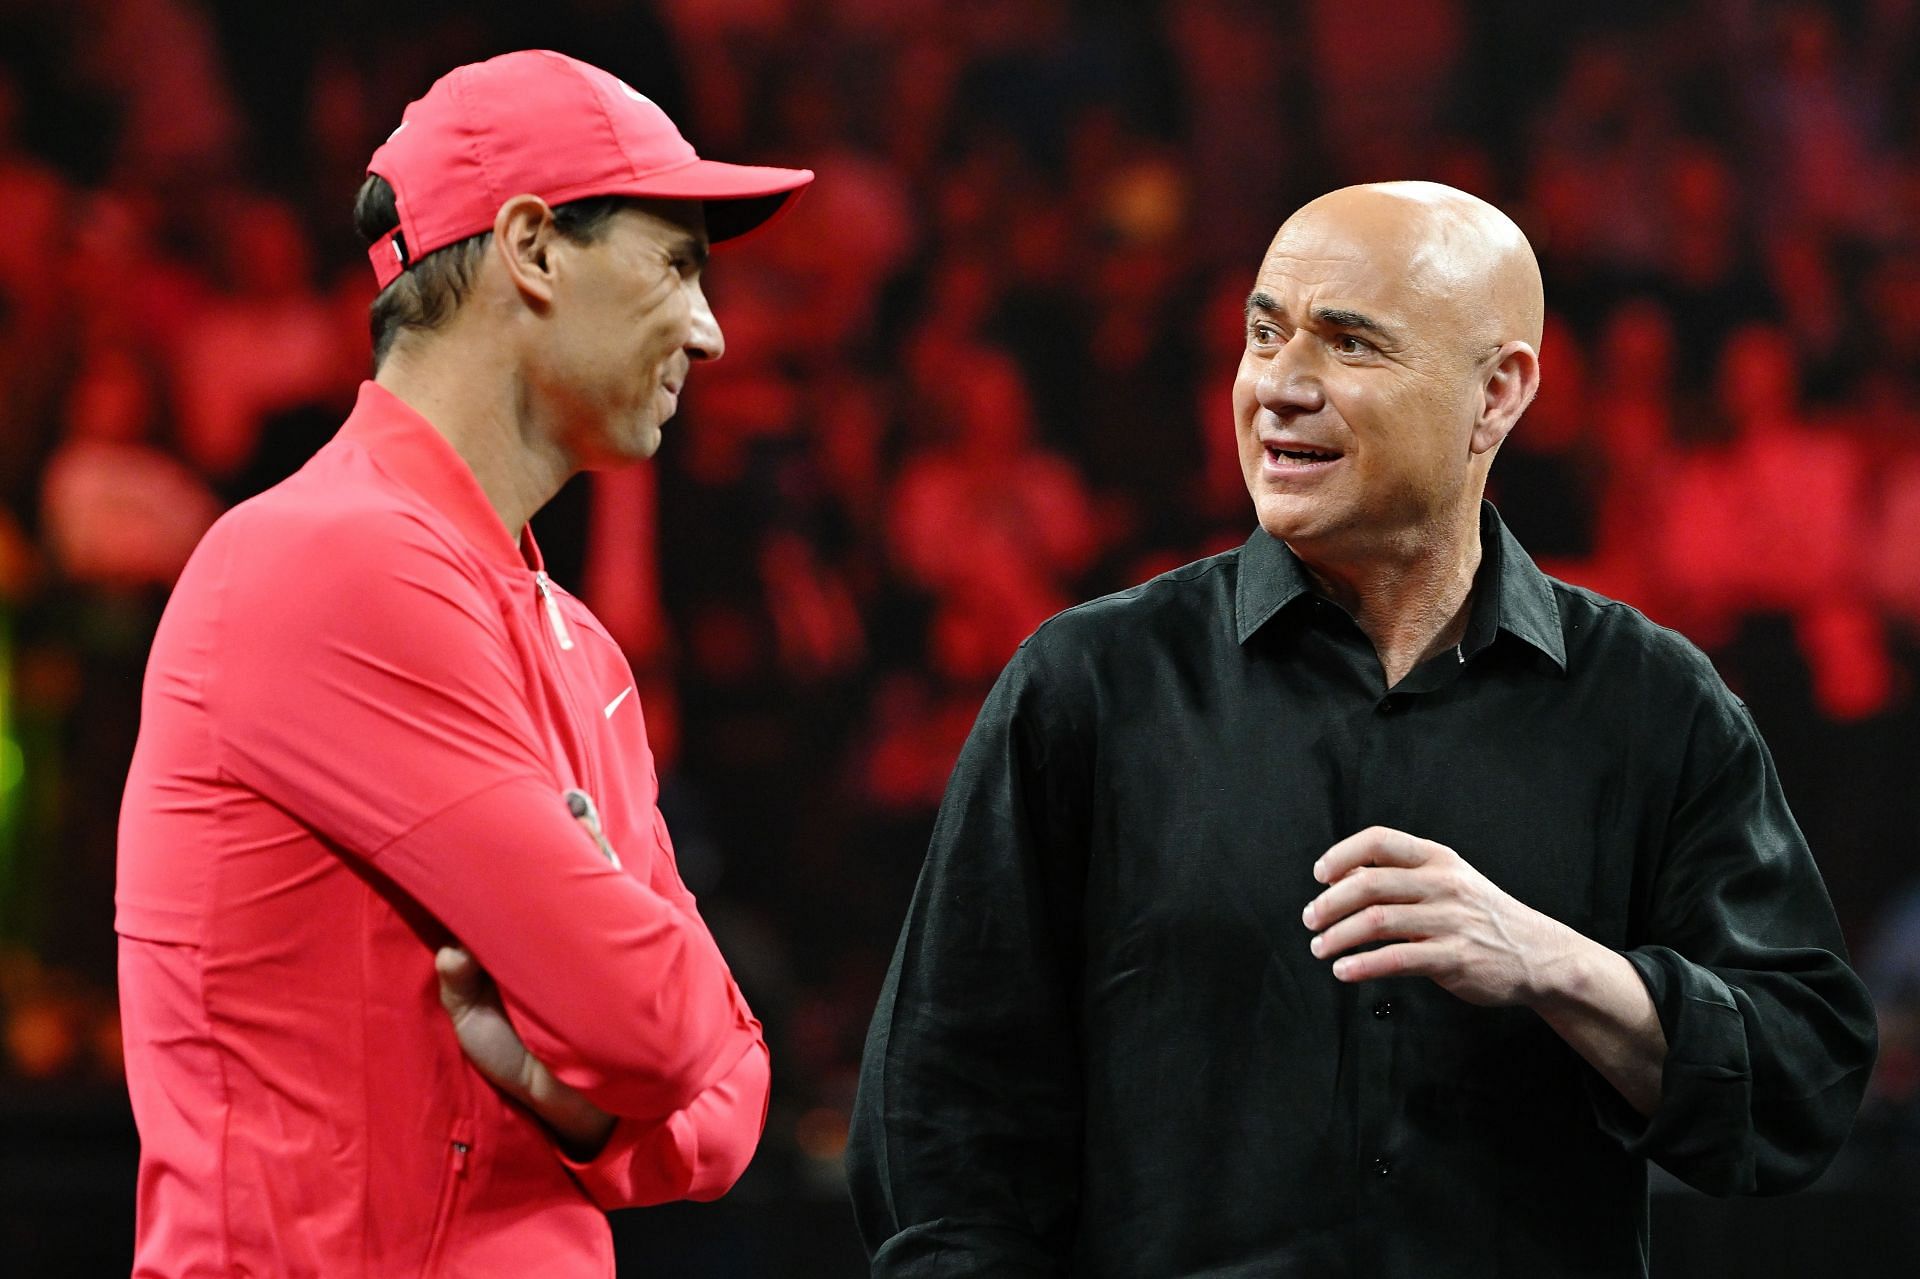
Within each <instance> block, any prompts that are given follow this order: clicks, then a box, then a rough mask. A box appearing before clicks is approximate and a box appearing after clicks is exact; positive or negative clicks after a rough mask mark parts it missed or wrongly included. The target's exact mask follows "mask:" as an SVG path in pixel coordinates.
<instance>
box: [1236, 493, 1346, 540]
mask: <svg viewBox="0 0 1920 1279" xmlns="http://www.w3.org/2000/svg"><path fill="white" fill-rule="evenodd" d="M1253 511H1254V514H1255V515H1256V516H1258V517H1259V520H1260V527H1261V528H1263V529H1265V530H1266V531H1267V532H1268V533H1269V534H1270V535H1272V536H1274V537H1277V538H1279V539H1280V540H1281V541H1283V542H1298V541H1305V540H1310V539H1312V538H1313V537H1315V536H1316V535H1318V534H1320V533H1322V532H1324V531H1325V530H1326V527H1327V525H1328V523H1329V521H1328V520H1327V514H1328V512H1327V510H1326V504H1325V503H1324V502H1317V501H1312V500H1309V499H1304V498H1300V497H1294V496H1291V495H1288V494H1282V493H1261V494H1258V495H1256V496H1255V497H1254V499H1253Z"/></svg>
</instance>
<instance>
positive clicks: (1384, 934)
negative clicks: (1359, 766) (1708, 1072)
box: [1300, 826, 1667, 1115]
mask: <svg viewBox="0 0 1920 1279" xmlns="http://www.w3.org/2000/svg"><path fill="white" fill-rule="evenodd" d="M1313 877H1314V878H1315V879H1317V880H1319V881H1320V882H1321V883H1323V884H1326V885H1327V889H1326V891H1325V892H1323V893H1321V894H1320V895H1319V896H1318V897H1316V898H1314V899H1313V900H1312V901H1310V902H1308V903H1307V908H1306V909H1305V910H1304V911H1302V912H1301V916H1300V917H1301V921H1302V922H1303V923H1305V924H1306V926H1307V927H1308V928H1310V929H1313V930H1314V937H1313V940H1312V942H1311V943H1309V945H1310V946H1311V948H1312V950H1313V953H1314V954H1315V955H1317V956H1319V957H1320V958H1321V959H1333V975H1334V976H1335V977H1336V978H1338V979H1339V980H1341V981H1345V982H1358V981H1367V980H1369V979H1371V978H1375V977H1412V976H1419V977H1429V978H1432V979H1433V981H1435V982H1436V983H1438V984H1439V985H1440V987H1441V988H1442V989H1444V990H1446V991H1448V992H1449V993H1451V994H1453V995H1456V996H1458V997H1459V998H1461V999H1464V1000H1466V1001H1467V1002H1468V1003H1472V1004H1482V1005H1488V1006H1506V1005H1523V1006H1525V1007H1528V1008H1531V1009H1533V1010H1534V1011H1535V1012H1536V1013H1538V1014H1540V1017H1541V1019H1542V1020H1544V1021H1545V1022H1546V1023H1547V1025H1549V1026H1551V1027H1552V1028H1553V1030H1554V1032H1555V1033H1556V1034H1558V1035H1559V1036H1560V1037H1561V1038H1562V1039H1564V1040H1566V1041H1567V1043H1568V1044H1569V1045H1570V1046H1571V1047H1572V1048H1573V1049H1574V1051H1576V1052H1578V1053H1579V1054H1580V1055H1581V1056H1582V1057H1585V1058H1586V1059H1587V1061H1589V1062H1590V1063H1592V1065H1593V1066H1594V1068H1595V1069H1596V1070H1598V1071H1599V1072H1600V1073H1601V1074H1602V1075H1603V1076H1605V1077H1606V1079H1607V1081H1608V1082H1609V1083H1611V1084H1612V1085H1613V1086H1614V1087H1615V1088H1616V1089H1618V1090H1619V1092H1620V1095H1621V1096H1623V1097H1625V1098H1626V1099H1627V1101H1628V1103H1629V1104H1631V1105H1632V1106H1633V1108H1634V1109H1635V1110H1638V1111H1639V1112H1640V1113H1641V1114H1643V1115H1651V1114H1652V1113H1653V1111H1654V1108H1655V1107H1657V1106H1658V1105H1659V1104H1660V1093H1661V1072H1662V1069H1663V1067H1664V1065H1665V1063H1666V1056H1667V1039H1666V1033H1665V1031H1664V1029H1663V1028H1662V1027H1661V1025H1660V1018H1659V1014H1658V1013H1657V1012H1656V1011H1655V1009H1654V1007H1653V999H1652V997H1651V996H1649V995H1648V994H1647V988H1646V985H1645V983H1643V982H1642V981H1641V980H1640V975H1639V974H1638V973H1637V972H1635V971H1634V968H1633V965H1632V964H1630V963H1628V962H1627V960H1626V957H1625V956H1623V955H1620V954H1619V953H1617V952H1615V951H1612V950H1609V949H1608V948H1607V947H1605V946H1602V945H1600V944H1599V943H1598V942H1596V941H1593V940H1591V939H1590V938H1587V937H1584V936H1582V935H1581V934H1579V933H1577V932H1575V931H1574V930H1573V929H1571V928H1568V927H1567V926H1566V925H1565V924H1562V923H1560V922H1559V921H1558V920H1556V919H1551V918H1549V917H1548V916H1546V915H1543V914H1541V913H1540V912H1539V911H1537V910H1534V909H1533V908H1532V907H1531V906H1528V905H1526V904H1525V903H1523V902H1521V901H1518V900H1517V899H1515V898H1513V897H1511V896H1509V895H1508V894H1507V893H1505V892H1503V891H1502V890H1501V889H1500V888H1499V887H1498V886H1497V885H1495V884H1494V883H1493V882H1492V881H1491V880H1489V879H1488V878H1487V877H1486V876H1485V875H1482V874H1481V873H1480V872H1479V871H1477V870H1475V869H1474V868H1473V867H1472V866H1469V865H1468V864H1467V863H1466V861H1465V859H1463V858H1462V857H1461V856H1460V854H1458V853H1456V852H1454V851H1453V850H1452V849H1451V848H1448V847H1447V846H1446V845H1445V844H1436V843H1434V842H1433V841H1432V840H1430V839H1420V838H1418V837H1417V836H1414V835H1409V834H1407V833H1406V832H1404V831H1397V830H1390V829H1388V828H1387V827H1384V826H1371V827H1368V828H1367V829H1366V830H1363V831H1361V832H1360V833H1359V834H1357V835H1350V836H1348V837H1347V838H1346V839H1343V840H1341V841H1340V842H1339V843H1337V844H1335V845H1334V846H1333V847H1332V848H1329V849H1328V850H1327V851H1326V852H1325V853H1324V854H1322V855H1321V858H1320V860H1319V861H1317V862H1315V863H1314V865H1313ZM1369 942H1386V943H1388V944H1387V945H1385V946H1381V947H1379V948H1378V949H1377V950H1370V951H1365V952H1362V953H1361V954H1358V955H1348V954H1344V953H1343V952H1346V951H1349V950H1352V949H1353V948H1354V947H1355V946H1362V945H1366V944H1367V943H1369ZM1336 955H1338V956H1340V958H1338V959H1334V956H1336Z"/></svg>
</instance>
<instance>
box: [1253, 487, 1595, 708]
mask: <svg viewBox="0 0 1920 1279" xmlns="http://www.w3.org/2000/svg"><path fill="white" fill-rule="evenodd" d="M1317 594H1318V592H1317V591H1316V590H1315V589H1314V585H1313V579H1312V578H1311V577H1310V576H1308V574H1307V570H1306V566H1305V565H1303V564H1301V562H1300V559H1299V557H1298V556H1296V555H1295V554H1294V553H1293V550H1292V548H1290V547H1289V546H1288V545H1287V544H1286V543H1285V542H1283V541H1281V540H1280V539H1279V538H1277V537H1273V536H1271V535H1270V534H1268V533H1267V532H1266V531H1265V530H1263V529H1258V528H1256V529H1255V530H1254V531H1253V536H1251V537H1249V538H1248V539H1247V542H1246V545H1245V546H1243V547H1241V549H1240V572H1239V578H1238V581H1237V583H1236V585H1235V587H1234V600H1233V616H1234V625H1235V628H1236V631H1237V635H1238V638H1239V641H1240V642H1241V643H1242V644H1244V643H1246V642H1247V640H1248V639H1249V638H1251V637H1252V636H1253V634H1254V632H1255V631H1258V630H1259V629H1260V628H1261V627H1263V626H1265V625H1266V624H1267V623H1268V622H1269V621H1271V620H1273V618H1274V617H1276V616H1277V615H1278V614H1279V613H1280V612H1281V611H1282V610H1283V609H1285V608H1286V607H1287V606H1288V605H1290V604H1292V603H1293V602H1294V601H1296V600H1300V599H1311V598H1313V597H1314V596H1315V595H1317ZM1500 631H1506V632H1508V633H1509V634H1511V635H1513V636H1514V637H1515V638H1516V639H1520V640H1524V641H1525V642H1527V643H1528V644H1531V645H1532V646H1533V647H1535V648H1537V649H1539V650H1540V651H1541V652H1542V653H1545V654H1546V655H1547V656H1548V657H1549V658H1551V659H1552V660H1553V663H1554V665H1556V666H1558V667H1559V668H1560V669H1561V670H1562V671H1564V670H1566V669H1567V645H1566V637H1565V635H1564V634H1563V633H1562V630H1561V625H1560V606H1559V604H1558V602H1557V601H1556V600H1555V599H1554V595H1553V583H1552V582H1551V581H1550V580H1549V579H1548V577H1547V575H1546V574H1545V573H1542V572H1541V571H1540V569H1539V567H1538V566H1537V565H1536V564H1534V562H1533V558H1532V557H1531V556H1529V555H1528V554H1527V553H1526V551H1525V550H1523V549H1522V548H1521V546H1520V543H1519V542H1518V541H1517V540H1516V539H1515V538H1514V536H1513V534H1512V532H1510V531H1509V530H1508V528H1507V525H1506V522H1505V521H1504V520H1502V519H1501V518H1500V513H1499V512H1498V511H1496V510H1494V509H1493V503H1491V502H1486V501H1483V502H1481V503H1480V570H1479V573H1478V575H1477V579H1476V581H1475V582H1474V603H1473V613H1472V615H1471V616H1470V617H1468V619H1467V634H1466V638H1465V640H1463V641H1462V643H1461V646H1460V647H1461V654H1462V656H1463V657H1472V656H1473V655H1474V654H1476V653H1478V652H1479V651H1480V650H1481V649H1484V648H1485V647H1486V646H1487V645H1489V644H1491V643H1492V642H1493V639H1494V636H1495V635H1496V634H1498V633H1499V632H1500Z"/></svg>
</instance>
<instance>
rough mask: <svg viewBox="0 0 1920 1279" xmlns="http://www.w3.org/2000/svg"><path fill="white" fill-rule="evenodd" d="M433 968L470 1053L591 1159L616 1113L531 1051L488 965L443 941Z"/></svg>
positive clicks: (569, 1146) (565, 1144)
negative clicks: (561, 1077)
mask: <svg viewBox="0 0 1920 1279" xmlns="http://www.w3.org/2000/svg"><path fill="white" fill-rule="evenodd" d="M433 968H434V972H435V974H436V975H437V976H438V977H439V978H440V1006H441V1007H442V1008H445V1009H446V1010H447V1016H449V1017H451V1018H452V1019H453V1033H454V1034H455V1035H456V1036H457V1037H458V1038H459V1040H460V1051H462V1052H464V1053H465V1054H466V1055H467V1059H468V1060H469V1061H471V1062H472V1063H473V1064H474V1066H475V1067H476V1068H478V1070H479V1071H480V1073H481V1074H482V1075H485V1076H486V1077H487V1079H488V1081H489V1082H491V1083H492V1084H493V1086H494V1087H496V1088H498V1089H499V1090H500V1091H501V1092H504V1093H506V1094H507V1096H509V1097H511V1098H513V1099H514V1100H515V1101H517V1102H519V1103H521V1104H522V1105H524V1106H526V1107H527V1108H528V1109H529V1110H531V1111H533V1113H534V1114H536V1115H538V1116H539V1117H540V1118H541V1119H542V1120H544V1121H545V1122H546V1124H547V1126H548V1127H550V1128H552V1129H553V1131H554V1132H555V1133H556V1134H557V1135H558V1136H559V1138H560V1144H561V1147H562V1148H563V1149H565V1150H566V1152H567V1153H568V1154H569V1155H572V1156H573V1157H574V1158H576V1159H590V1158H592V1157H593V1156H594V1155H596V1154H598V1153H599V1152H600V1150H601V1148H602V1147H604V1146H605V1145H606V1144H607V1136H608V1134H610V1133H611V1132H612V1131H613V1122H614V1121H613V1116H612V1115H609V1114H607V1113H606V1112H605V1111H603V1110H601V1109H600V1108H599V1107H598V1106H595V1105H594V1104H593V1103H592V1102H590V1101H588V1100H587V1099H586V1098H585V1097H584V1096H582V1095H581V1094H580V1093H579V1092H577V1091H575V1090H574V1089H572V1088H570V1087H568V1086H567V1085H566V1084H563V1083H561V1082H560V1081H559V1080H558V1079H556V1078H554V1075H553V1072H552V1071H550V1070H548V1069H547V1067H546V1065H545V1063H543V1062H542V1061H541V1060H540V1059H539V1058H538V1057H535V1056H534V1055H533V1054H532V1053H530V1052H528V1051H527V1046H526V1044H524V1043H522V1042H521V1040H520V1033H519V1032H518V1031H516V1030H515V1029H514V1028H513V1023H512V1022H511V1021H509V1020H507V1011H506V1009H505V1008H504V1007H502V1006H501V1003H500V991H499V989H498V988H497V987H496V986H495V985H494V984H493V978H491V977H489V976H487V974H486V970H485V969H483V968H481V967H480V965H479V964H478V963H476V962H475V961H474V958H473V956H472V955H470V954H468V953H467V951H466V950H465V949H464V948H462V947H459V946H442V947H441V948H440V949H439V951H438V952H437V953H436V954H435V955H434V957H433Z"/></svg>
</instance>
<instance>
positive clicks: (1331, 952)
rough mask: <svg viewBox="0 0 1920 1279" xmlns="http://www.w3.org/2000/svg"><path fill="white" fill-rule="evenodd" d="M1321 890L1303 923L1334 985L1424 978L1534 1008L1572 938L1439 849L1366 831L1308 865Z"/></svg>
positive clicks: (1399, 834)
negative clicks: (1370, 946)
mask: <svg viewBox="0 0 1920 1279" xmlns="http://www.w3.org/2000/svg"><path fill="white" fill-rule="evenodd" d="M1313 877H1314V878H1315V879H1317V880H1319V881H1320V882H1321V883H1323V884H1326V885H1328V888H1327V889H1326V891H1325V892H1323V893H1321V894H1320V895H1319V896H1318V897H1316V898H1314V899H1313V900H1312V901H1311V902H1309V903H1307V908H1306V910H1305V911H1303V912H1302V913H1301V920H1302V922H1304V923H1305V924H1306V926H1307V927H1308V928H1310V929H1313V930H1315V936H1314V938H1313V941H1312V942H1311V947H1312V950H1313V953H1314V954H1315V955H1317V956H1319V957H1320V958H1322V959H1331V958H1333V957H1334V956H1335V955H1341V954H1342V952H1345V951H1348V950H1351V949H1353V948H1354V947H1355V946H1360V945H1364V944H1366V943H1368V942H1379V941H1384V942H1388V943H1391V944H1389V945H1386V946H1382V947H1380V948H1379V949H1377V950H1371V951H1366V952H1364V953H1361V954H1358V955H1345V956H1344V957H1343V958H1340V959H1337V960H1335V961H1334V965H1333V975H1334V976H1335V977H1336V978H1338V979H1339V980H1341V981H1346V982H1357V981H1366V980H1368V979H1370V978H1374V977H1404V976H1423V977H1430V978H1432V979H1433V980H1434V981H1435V982H1437V983H1439V985H1440V986H1441V987H1442V988H1444V989H1445V990H1447V991H1449V992H1451V993H1452V994H1454V995H1457V996H1459V997H1460V998H1461V999H1464V1000H1466V1001H1467V1002H1468V1003H1473V1004H1485V1005H1506V1004H1525V1005H1529V1006H1531V1005H1535V1004H1538V1003H1540V1002H1542V1001H1545V1000H1547V999H1549V998H1551V997H1552V995H1553V994H1554V993H1555V991H1556V989H1557V977H1558V970H1559V969H1560V968H1561V967H1562V966H1563V965H1564V963H1565V961H1566V960H1567V959H1568V958H1569V956H1570V955H1571V953H1572V952H1573V950H1574V949H1575V948H1576V947H1577V946H1578V945H1579V942H1580V941H1581V940H1584V939H1580V938H1579V937H1578V934H1575V933H1573V931H1572V930H1571V929H1569V928H1567V927H1566V926H1565V925H1564V924H1561V923H1559V922H1557V921H1555V920H1553V919H1550V918H1548V917H1547V916H1545V915H1542V914H1541V913H1540V912H1539V911H1537V910H1534V909H1533V908H1531V907H1529V906H1526V905H1524V904H1522V903H1521V902H1519V901H1516V900H1515V899H1514V898H1512V897H1510V896H1508V895H1507V894H1506V893H1504V892H1502V891H1501V890H1500V889H1499V888H1498V887H1497V886H1496V885H1495V884H1493V883H1492V881H1490V880H1488V879H1487V877H1486V876H1484V875H1482V874H1481V873H1480V872H1479V871H1477V870H1475V869H1474V868H1473V867H1472V866H1469V865H1468V864H1467V863H1466V861H1465V860H1464V859H1463V858H1461V856H1460V855H1459V854H1458V853H1456V852H1454V851H1453V850H1452V849H1451V848H1448V847H1447V846H1446V845H1444V844H1436V843H1434V842H1433V841H1432V840H1430V839H1420V838H1418V837H1416V836H1413V835H1409V834H1407V833H1406V832H1404V831H1397V830H1391V829H1389V828H1387V827H1384V826H1371V827H1368V828H1367V829H1366V830H1363V831H1361V832H1360V833H1359V834H1357V835H1350V836H1348V837H1347V838H1346V839H1343V840H1341V841H1340V842H1339V843H1337V844H1335V845H1334V846H1333V847H1332V848H1329V849H1328V850H1327V851H1326V853H1325V854H1323V855H1322V856H1321V858H1320V860H1319V861H1317V862H1315V863H1314V867H1313Z"/></svg>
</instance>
